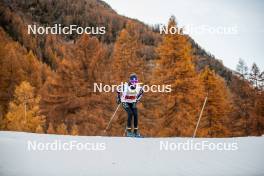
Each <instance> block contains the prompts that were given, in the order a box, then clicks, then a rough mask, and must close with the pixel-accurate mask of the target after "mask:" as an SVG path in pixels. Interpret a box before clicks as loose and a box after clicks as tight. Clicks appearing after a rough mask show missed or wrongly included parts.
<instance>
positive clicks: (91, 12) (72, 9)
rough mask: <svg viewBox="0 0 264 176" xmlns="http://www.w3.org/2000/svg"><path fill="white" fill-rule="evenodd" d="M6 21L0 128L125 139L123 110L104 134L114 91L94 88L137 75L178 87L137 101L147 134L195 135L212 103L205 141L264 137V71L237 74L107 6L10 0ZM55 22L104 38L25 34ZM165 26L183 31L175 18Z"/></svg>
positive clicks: (188, 41) (0, 49)
mask: <svg viewBox="0 0 264 176" xmlns="http://www.w3.org/2000/svg"><path fill="white" fill-rule="evenodd" d="M0 23H1V26H0V129H1V130H10V131H25V132H33V133H47V134H65V135H66V134H70V135H111V136H122V135H123V133H124V128H125V124H126V118H127V117H126V113H125V111H124V110H120V111H118V113H117V116H116V118H115V120H114V121H113V123H112V125H111V127H110V129H109V130H108V131H107V134H104V129H105V128H106V126H107V123H108V122H109V120H110V118H111V115H112V113H113V112H114V111H115V108H116V106H117V105H116V102H115V100H116V98H115V97H116V93H113V92H103V93H101V92H93V86H94V83H103V84H110V85H112V84H119V83H120V82H122V81H123V82H125V81H127V79H128V77H129V75H130V73H136V74H137V75H138V77H139V79H140V81H141V82H143V83H144V84H150V85H151V84H157V85H161V84H169V85H171V87H172V92H170V93H166V94H164V93H157V92H156V93H154V92H147V93H145V94H144V97H143V98H142V101H141V102H140V103H138V109H139V129H140V131H141V133H142V134H144V135H145V136H149V137H171V136H184V137H185V136H186V137H189V136H192V134H193V132H194V129H195V125H196V123H197V120H198V118H199V112H200V110H201V108H202V106H203V101H204V99H205V97H208V101H207V104H206V106H205V109H204V112H203V115H202V118H201V122H200V126H199V129H198V131H197V136H198V137H233V136H260V135H263V133H264V72H263V70H260V69H259V67H258V66H257V65H256V64H255V63H253V65H252V66H250V67H249V66H247V64H246V63H245V62H244V61H243V59H240V60H239V63H238V65H237V69H236V70H231V69H229V68H227V67H225V66H224V65H223V63H222V62H221V60H220V59H217V58H215V57H214V55H212V54H210V53H209V52H208V51H206V50H205V49H203V48H202V47H201V46H199V44H197V43H196V42H195V41H194V40H193V39H192V38H191V37H190V36H188V35H186V34H183V33H182V32H181V31H179V32H177V33H176V34H162V35H161V34H160V33H159V31H158V26H157V25H153V26H149V25H146V24H144V23H143V22H140V21H138V20H136V19H131V18H128V17H125V16H121V15H119V14H117V13H116V12H115V11H114V10H113V9H112V8H111V7H110V6H109V5H108V4H106V3H105V2H103V1H101V0H89V1H87V0H79V1H75V0H64V1H63V0H49V1H46V0H30V1H27V0H2V1H0ZM57 23H59V24H62V25H63V26H68V25H70V24H76V25H78V26H83V27H85V26H99V25H101V26H105V27H106V33H105V34H104V35H87V34H83V35H77V34H72V35H52V34H44V35H34V34H28V33H27V25H29V24H38V25H41V26H52V25H54V24H57ZM167 26H168V27H177V21H176V20H175V17H174V16H172V17H170V18H169V19H168V24H167ZM177 29H178V28H177ZM179 30H180V29H179ZM234 59H236V58H234ZM122 111H123V112H122Z"/></svg>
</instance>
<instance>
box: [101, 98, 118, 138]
mask: <svg viewBox="0 0 264 176" xmlns="http://www.w3.org/2000/svg"><path fill="white" fill-rule="evenodd" d="M120 104H121V103H120ZM120 104H119V105H118V106H117V108H116V110H115V112H114V114H113V115H112V117H111V119H110V120H109V122H108V125H107V127H106V128H105V130H104V133H106V130H108V128H109V126H110V124H111V122H112V120H113V119H114V117H115V114H116V112H117V110H118V108H119V106H120Z"/></svg>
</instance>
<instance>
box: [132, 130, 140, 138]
mask: <svg viewBox="0 0 264 176" xmlns="http://www.w3.org/2000/svg"><path fill="white" fill-rule="evenodd" d="M133 136H134V137H141V136H140V133H139V132H138V129H137V128H134V133H133Z"/></svg>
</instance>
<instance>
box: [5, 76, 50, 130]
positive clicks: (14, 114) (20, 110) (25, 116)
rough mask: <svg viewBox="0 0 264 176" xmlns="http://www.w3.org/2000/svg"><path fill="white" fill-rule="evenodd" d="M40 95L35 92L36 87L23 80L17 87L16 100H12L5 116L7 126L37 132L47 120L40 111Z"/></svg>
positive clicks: (11, 128) (10, 128) (12, 128)
mask: <svg viewBox="0 0 264 176" xmlns="http://www.w3.org/2000/svg"><path fill="white" fill-rule="evenodd" d="M39 101H40V97H39V96H36V95H35V93H34V87H32V86H31V85H30V84H29V83H28V82H26V81H23V82H22V83H21V84H20V85H19V86H17V87H16V89H15V95H14V100H13V101H12V102H10V104H9V109H8V113H7V115H6V118H5V124H6V128H7V129H8V130H14V131H26V132H35V131H36V128H37V127H38V126H42V125H43V124H44V122H45V118H44V116H43V115H40V112H39Z"/></svg>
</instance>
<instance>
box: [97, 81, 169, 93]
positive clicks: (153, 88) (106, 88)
mask: <svg viewBox="0 0 264 176" xmlns="http://www.w3.org/2000/svg"><path fill="white" fill-rule="evenodd" d="M125 85H127V83H123V82H122V83H121V84H120V85H107V84H103V83H94V87H93V92H117V91H118V92H124V88H125V87H126V86H125ZM133 86H134V85H129V86H128V87H129V88H130V89H133V88H132V87H133ZM137 86H140V87H141V88H142V90H143V91H144V92H163V93H169V92H171V91H172V88H171V85H143V84H142V83H137Z"/></svg>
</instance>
